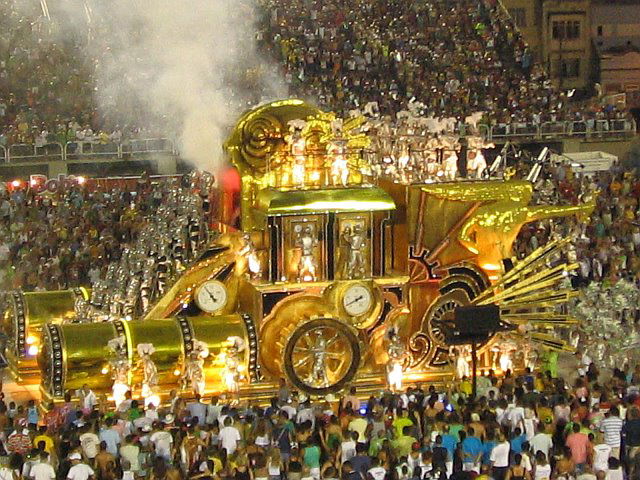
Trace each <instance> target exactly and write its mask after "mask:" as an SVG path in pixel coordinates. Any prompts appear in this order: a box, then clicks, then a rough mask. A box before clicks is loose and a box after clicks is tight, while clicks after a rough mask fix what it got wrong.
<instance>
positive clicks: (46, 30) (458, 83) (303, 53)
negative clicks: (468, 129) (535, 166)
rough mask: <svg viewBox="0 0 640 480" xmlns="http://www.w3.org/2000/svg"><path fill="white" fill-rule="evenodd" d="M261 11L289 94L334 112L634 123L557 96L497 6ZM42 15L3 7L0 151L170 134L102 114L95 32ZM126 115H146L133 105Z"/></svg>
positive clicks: (316, 3)
mask: <svg viewBox="0 0 640 480" xmlns="http://www.w3.org/2000/svg"><path fill="white" fill-rule="evenodd" d="M45 3H46V2H45ZM259 3H260V6H261V8H262V12H263V17H264V20H263V21H262V22H260V24H259V25H258V27H257V32H256V37H257V40H258V44H259V46H260V48H261V50H260V51H261V52H262V53H264V56H265V58H275V59H276V60H277V63H279V64H280V67H281V70H280V71H281V73H282V78H283V79H284V80H285V83H286V84H287V86H288V87H289V90H290V94H291V95H296V96H301V97H303V98H306V99H309V100H310V101H312V102H314V103H318V104H319V105H320V106H322V107H324V108H327V109H330V110H334V111H338V112H340V113H343V114H346V113H347V112H348V111H349V110H353V109H359V110H361V111H363V110H364V108H365V106H366V105H370V106H371V105H374V106H372V107H371V110H372V111H373V112H375V113H380V114H383V115H387V114H388V115H392V116H394V115H395V114H396V113H397V112H399V111H401V110H405V109H407V108H408V107H409V104H413V107H415V106H417V105H420V107H419V111H421V112H422V113H424V114H425V115H426V114H433V115H435V116H438V117H441V118H445V117H456V118H457V119H458V120H460V121H462V120H464V118H465V117H466V116H468V115H470V114H473V113H474V112H485V115H484V117H483V119H482V123H485V124H487V125H496V126H498V127H500V126H502V125H507V124H518V123H527V122H530V123H533V124H536V125H540V124H541V123H543V122H545V121H565V120H567V121H583V120H584V121H590V122H594V121H595V120H606V119H621V118H622V117H623V116H624V114H623V113H622V112H620V111H617V110H616V108H615V107H613V106H606V107H602V106H601V105H600V104H599V103H598V102H597V101H595V102H591V103H589V104H588V105H585V104H574V103H572V102H571V101H570V99H569V98H567V95H566V94H565V92H562V91H559V90H558V89H557V88H555V87H553V86H552V84H551V81H550V80H549V78H547V76H546V74H545V72H544V69H543V68H542V67H541V66H540V65H539V64H537V63H535V62H534V61H533V56H532V54H531V52H530V50H529V49H528V47H527V46H526V44H525V42H524V40H523V38H522V36H521V34H520V33H519V31H518V30H517V29H516V28H515V26H514V24H513V22H512V20H511V18H510V17H509V16H508V14H507V13H506V11H504V10H503V9H502V8H501V6H500V5H499V4H498V3H497V2H496V1H495V0H461V1H457V2H448V1H446V0H421V1H416V2H403V1H400V0H393V1H381V0H375V1H367V2H365V1H361V0H347V1H336V0H287V1H286V2H282V1H281V0H261V1H260V2H259ZM39 10H40V6H39V5H38V3H37V2H34V3H33V5H31V7H30V8H26V7H25V6H24V5H21V6H20V8H16V0H2V1H1V2H0V12H1V13H2V16H1V17H2V19H1V20H0V25H1V26H2V27H3V28H2V30H1V33H0V145H5V146H6V145H10V144H22V143H27V144H35V145H36V146H43V145H44V144H46V143H51V142H57V143H61V144H65V143H67V142H74V141H78V142H86V143H107V142H116V143H117V142H120V141H122V140H123V139H127V138H141V137H143V138H144V137H146V138H155V137H162V136H166V135H171V132H163V131H162V127H158V126H156V127H150V126H149V125H148V121H147V120H143V119H142V117H139V118H123V117H122V116H121V115H120V116H118V112H110V111H106V110H105V105H104V104H102V105H101V108H98V105H97V101H96V98H95V95H96V72H97V69H98V68H100V64H101V59H100V58H96V56H95V51H96V49H89V48H87V42H89V41H91V35H90V32H88V34H87V35H86V36H83V35H78V36H76V37H70V36H69V37H66V38H65V36H63V35H61V34H60V32H59V31H58V30H59V29H61V28H62V26H61V22H58V21H57V19H56V18H46V17H45V16H44V15H43V14H41V13H40V12H39ZM90 50H91V52H94V53H92V54H89V51H90ZM105 52H108V48H105ZM105 54H106V53H105ZM248 68H249V67H248ZM250 71H252V70H251V69H250ZM253 74H254V75H255V73H253ZM250 76H251V75H250V73H247V77H250ZM114 102H116V100H114ZM102 103H104V102H102ZM120 107H121V106H118V105H116V104H115V103H114V105H113V109H115V110H119V109H121V108H120ZM121 110H123V111H126V114H127V115H129V116H130V115H132V112H133V113H134V114H135V112H139V113H142V110H141V109H137V108H131V106H130V105H129V107H128V108H124V109H121ZM120 113H122V112H120ZM140 125H145V128H151V130H145V129H144V128H141V127H140ZM163 133H164V135H163Z"/></svg>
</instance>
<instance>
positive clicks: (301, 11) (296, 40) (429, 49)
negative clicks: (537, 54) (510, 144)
mask: <svg viewBox="0 0 640 480" xmlns="http://www.w3.org/2000/svg"><path fill="white" fill-rule="evenodd" d="M264 4H265V9H266V10H267V12H268V15H267V16H266V18H265V20H264V22H263V28H262V30H261V34H260V37H259V38H260V40H261V41H262V43H263V45H264V47H265V49H266V50H268V51H270V52H271V53H272V54H273V55H275V56H276V57H277V58H279V59H280V61H281V62H282V63H283V65H284V72H285V73H284V76H285V79H286V82H287V83H288V85H289V86H290V89H291V92H292V93H294V94H295V95H298V96H301V97H303V98H310V99H313V100H316V101H318V102H319V103H320V105H322V106H323V107H326V108H328V109H332V110H336V111H339V112H343V113H346V112H348V111H350V110H353V109H359V110H360V111H362V110H365V109H367V108H373V109H374V110H379V111H380V113H381V114H383V115H392V116H394V115H395V114H396V113H397V112H399V111H402V110H407V109H409V108H410V105H411V104H412V103H413V104H414V105H413V106H414V107H415V105H421V108H422V110H423V111H425V112H428V113H430V114H433V115H435V116H439V117H442V118H444V117H456V118H457V119H459V120H464V119H465V118H466V117H467V116H469V115H471V114H473V113H475V112H486V113H485V116H484V118H483V120H482V123H485V124H487V125H494V124H495V125H499V124H510V123H520V122H525V123H526V122H531V123H534V124H537V125H539V124H541V123H542V122H545V121H565V120H567V121H578V120H588V119H593V120H595V119H612V118H616V117H617V116H618V114H619V112H616V110H615V108H614V107H611V106H609V107H606V108H601V107H600V106H599V105H598V104H597V102H596V103H590V104H589V105H588V106H585V105H572V104H571V103H570V101H569V98H568V97H567V95H566V93H565V92H563V91H560V90H558V89H557V88H555V87H554V86H553V85H552V83H551V81H550V80H549V78H548V77H547V76H546V73H545V71H544V69H543V68H542V67H541V65H539V64H537V63H534V61H533V56H532V53H531V51H530V50H529V48H528V47H527V45H526V43H525V41H524V39H523V38H522V35H521V34H520V32H519V31H518V30H517V28H516V27H515V25H514V23H513V21H512V19H511V18H510V16H509V15H508V13H507V12H506V11H505V10H504V9H503V8H502V6H501V5H500V4H499V3H498V2H497V1H496V0H461V1H456V2H450V1H447V0H421V1H415V2H405V1H401V0H392V1H381V0H374V1H362V0H347V1H335V0H290V1H289V0H288V1H287V2H286V5H284V4H283V3H282V2H281V1H279V0H264ZM373 103H375V106H374V107H371V105H372V104H373ZM367 105H369V107H367Z"/></svg>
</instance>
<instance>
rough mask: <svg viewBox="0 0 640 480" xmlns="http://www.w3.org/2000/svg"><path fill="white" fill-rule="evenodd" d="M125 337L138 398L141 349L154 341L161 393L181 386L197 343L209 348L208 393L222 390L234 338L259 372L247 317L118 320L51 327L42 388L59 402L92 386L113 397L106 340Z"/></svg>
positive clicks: (251, 369)
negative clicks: (226, 359)
mask: <svg viewBox="0 0 640 480" xmlns="http://www.w3.org/2000/svg"><path fill="white" fill-rule="evenodd" d="M120 335H123V336H124V338H125V341H126V347H127V353H128V357H129V360H130V362H131V365H132V372H131V375H130V378H131V388H132V390H133V392H134V396H135V395H136V394H137V393H139V392H140V389H141V386H142V385H141V384H142V371H141V369H138V368H137V364H138V362H139V356H138V352H137V345H138V344H140V343H151V344H153V346H154V348H155V353H154V354H153V355H152V360H153V362H154V363H155V365H156V368H157V369H158V388H159V393H167V392H168V391H169V390H171V389H174V388H176V386H177V385H178V384H179V383H180V378H178V377H179V376H180V372H181V371H182V368H183V361H184V357H185V354H186V353H187V352H188V351H189V349H190V348H191V342H192V340H193V339H197V340H199V341H201V342H204V343H206V344H207V347H208V348H209V352H210V353H209V357H208V358H207V359H206V360H205V377H206V385H207V390H212V391H220V390H222V389H223V388H222V386H221V385H222V369H223V367H224V363H223V362H221V358H220V357H221V356H223V355H224V353H225V349H226V347H227V346H229V338H230V337H239V338H241V339H242V341H243V342H244V345H245V349H244V350H243V352H242V354H241V360H242V364H243V369H244V370H245V371H246V372H247V376H248V378H249V377H252V378H255V375H256V370H257V348H258V345H257V338H256V334H255V329H254V327H253V322H252V320H251V319H250V318H249V317H248V316H246V315H237V314H234V315H220V316H215V317H192V318H185V317H179V318H171V319H166V320H144V321H130V322H127V321H114V322H105V323H93V324H65V325H60V324H53V323H49V324H47V325H46V327H45V329H44V331H43V336H42V342H43V348H42V351H41V353H40V355H39V357H38V363H39V366H40V369H41V372H42V383H41V390H42V393H43V395H44V396H45V397H46V398H53V399H59V398H61V397H62V396H63V395H64V392H66V391H69V390H70V391H73V390H77V389H79V388H81V387H82V386H83V385H84V384H88V385H89V387H90V388H91V389H93V390H94V391H96V392H102V393H108V392H110V390H111V386H112V383H113V381H112V378H111V374H110V371H109V361H110V360H111V359H112V355H113V354H112V353H111V351H110V350H109V349H108V348H107V342H109V340H111V339H114V338H116V337H118V336H120Z"/></svg>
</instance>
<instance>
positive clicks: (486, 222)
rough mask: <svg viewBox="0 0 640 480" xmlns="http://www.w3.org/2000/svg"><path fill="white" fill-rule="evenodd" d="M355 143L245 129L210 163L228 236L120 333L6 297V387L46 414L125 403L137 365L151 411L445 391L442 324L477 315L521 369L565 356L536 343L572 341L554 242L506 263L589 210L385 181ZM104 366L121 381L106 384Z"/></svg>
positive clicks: (295, 104) (447, 363)
mask: <svg viewBox="0 0 640 480" xmlns="http://www.w3.org/2000/svg"><path fill="white" fill-rule="evenodd" d="M362 126H363V120H362V119H359V118H355V119H350V120H346V121H344V122H343V121H340V120H338V119H336V118H335V116H333V115H332V114H326V113H323V112H321V111H319V110H317V109H315V108H314V107H311V106H309V105H307V104H305V103H303V102H301V101H297V100H287V101H280V102H273V103H270V104H268V105H265V106H262V107H259V108H257V109H255V110H252V111H249V112H247V113H246V114H244V115H243V116H242V117H241V118H240V120H239V121H238V123H237V125H236V127H235V129H234V130H233V132H232V134H231V136H230V137H229V139H228V141H227V143H226V145H225V148H226V151H227V153H228V156H229V160H230V162H231V163H232V164H233V165H234V166H235V167H236V168H237V169H238V171H239V173H240V175H241V178H242V191H241V199H240V205H241V229H240V230H238V231H227V232H226V233H223V234H220V235H217V236H216V238H215V239H214V240H211V241H210V242H209V243H208V244H207V246H206V248H205V249H204V250H203V252H202V253H201V254H200V255H199V256H198V257H197V258H194V259H193V260H192V261H191V262H190V263H189V264H188V265H186V266H185V268H184V269H182V270H181V271H180V274H179V275H177V276H176V278H175V280H174V281H173V282H172V283H171V284H170V285H167V289H166V291H165V292H163V295H161V296H159V297H158V298H157V299H156V300H155V301H154V302H152V303H151V304H150V305H149V307H148V308H147V309H145V310H144V311H138V312H137V314H136V315H134V316H133V317H134V318H129V317H126V318H125V317H124V316H117V315H116V316H113V315H111V316H105V317H100V321H97V320H95V319H94V321H90V322H84V323H76V322H74V311H75V310H76V309H74V303H77V301H78V300H77V298H78V295H81V296H82V297H83V298H84V301H85V302H86V301H87V299H88V298H89V296H88V295H89V293H88V291H85V292H82V291H75V292H56V293H50V292H47V293H43V294H38V293H33V294H22V293H20V292H15V293H13V294H12V296H11V297H10V300H11V304H10V308H8V309H7V310H6V313H5V331H6V332H7V333H8V336H9V343H8V348H7V350H8V358H9V361H10V366H11V368H12V371H13V372H14V373H15V375H16V377H17V378H18V379H19V381H24V382H27V381H30V379H31V380H32V381H40V382H41V391H42V393H43V394H44V395H45V396H47V397H49V398H52V399H58V398H60V397H61V396H62V395H63V394H64V392H65V391H67V390H74V389H78V388H80V387H81V386H82V385H83V384H85V383H87V384H89V385H90V386H91V387H92V388H93V389H94V390H98V391H104V392H107V391H110V390H111V388H112V386H113V385H114V382H119V383H120V384H122V385H123V388H129V389H131V390H133V391H134V393H136V394H137V392H139V391H140V389H142V390H144V385H145V384H147V387H149V378H148V377H149V374H148V372H147V370H145V368H146V366H149V364H150V363H149V362H152V363H153V367H154V368H155V371H157V374H156V375H155V377H154V378H153V385H151V387H153V388H152V390H153V391H154V393H155V394H158V395H160V394H166V393H167V392H169V391H171V390H174V389H177V388H184V389H191V390H192V391H197V392H198V393H204V392H205V391H206V392H211V391H216V392H223V391H231V392H232V393H237V390H238V389H240V390H242V391H243V392H259V391H262V390H264V391H269V390H271V389H272V387H273V385H274V382H276V381H277V380H278V379H280V378H285V379H286V380H287V382H288V383H290V384H291V385H293V386H294V387H295V388H296V389H298V390H300V391H303V392H305V393H306V394H310V395H322V394H327V393H333V392H338V391H340V390H342V389H344V388H345V387H346V386H347V385H350V384H354V383H361V384H366V385H371V386H374V387H375V388H379V387H381V386H382V385H384V384H385V382H388V383H391V384H392V385H390V386H395V387H397V386H399V384H400V381H401V379H402V378H404V379H405V381H416V382H417V381H425V380H430V379H434V378H436V377H437V376H438V375H441V374H445V373H446V374H447V375H448V374H449V373H448V372H450V370H451V348H450V346H449V345H448V344H447V340H446V336H445V329H446V326H447V324H448V322H451V320H452V317H453V313H454V311H455V309H456V307H459V306H463V305H485V304H491V303H495V304H498V305H499V306H500V311H501V317H502V319H503V320H505V321H508V322H511V323H514V324H516V325H518V326H519V328H518V329H517V330H516V331H515V332H514V333H513V335H520V337H521V339H522V346H523V348H521V349H520V350H521V353H522V352H524V351H525V350H526V348H524V346H525V345H529V343H530V341H532V340H534V341H538V342H541V343H543V344H544V345H546V347H547V348H554V349H563V348H565V347H564V343H563V342H562V341H561V340H559V339H558V338H556V337H555V336H554V335H553V334H552V329H553V328H554V327H557V326H558V325H561V326H562V325H567V324H569V323H571V319H570V318H568V317H567V316H566V315H565V313H564V310H563V309H562V304H563V303H564V302H565V301H566V300H567V299H568V298H569V297H570V296H571V295H572V292H571V290H570V289H567V288H564V287H561V285H562V282H563V280H564V278H565V276H566V273H567V272H568V271H569V270H570V269H571V268H573V267H574V266H573V265H570V264H566V263H564V262H563V261H562V260H561V255H560V251H561V250H562V247H563V246H564V245H565V244H566V240H558V241H555V242H553V243H552V244H550V245H547V246H545V247H542V248H540V249H538V250H537V251H535V252H534V253H533V254H532V255H531V256H529V257H527V258H526V259H523V260H521V261H519V262H516V263H515V264H512V263H511V250H512V245H513V243H514V241H515V239H516V236H517V234H518V232H519V230H520V228H521V227H522V225H524V224H525V223H527V222H531V221H535V220H541V219H546V218H553V217H557V216H568V215H576V214H577V215H586V214H588V213H590V211H591V209H592V207H593V205H592V204H588V205H579V206H554V205H536V206H531V205H530V203H531V198H532V193H533V189H532V185H531V184H530V183H529V182H526V181H521V180H503V179H496V180H477V181H451V182H449V181H442V180H444V178H446V176H443V175H441V176H440V177H438V172H437V171H435V170H434V175H435V177H434V179H433V180H432V179H428V180H427V181H425V182H408V181H397V177H392V176H388V175H385V174H384V172H383V171H381V170H380V169H379V168H378V169H376V160H375V159H374V156H375V152H373V151H372V149H371V146H370V140H369V137H368V136H367V134H366V132H364V131H363V129H362ZM381 161H382V162H384V161H385V160H384V159H382V160H381ZM442 168H446V167H445V166H444V165H443V167H442ZM228 213H229V212H227V214H228ZM54 297H55V301H53V300H51V299H53V298H54ZM525 337H526V338H525ZM114 339H118V342H119V343H118V347H117V348H114V347H113V341H114ZM501 341H505V338H498V337H496V338H494V339H493V340H492V341H490V342H488V343H487V344H485V345H484V347H483V349H482V350H481V361H482V364H483V365H484V366H485V367H488V368H495V367H497V366H499V365H498V364H499V352H498V350H499V349H498V348H496V344H497V343H499V342H501ZM109 342H112V343H111V344H110V343H109ZM110 345H111V348H110ZM141 345H143V346H144V345H152V346H153V348H152V349H151V350H146V351H145V350H144V347H143V348H140V347H141ZM205 351H206V355H204V354H202V355H200V353H202V352H205ZM149 352H152V353H149ZM36 357H37V361H38V364H39V366H40V371H38V370H37V369H35V368H34V361H35V359H36ZM523 360H524V359H523ZM117 361H120V364H123V365H127V366H128V367H127V368H126V369H124V370H123V372H121V375H119V377H118V375H116V373H117V371H118V367H117ZM114 365H115V366H114ZM189 372H191V373H189ZM393 372H395V373H397V374H399V376H400V379H397V378H396V379H395V380H390V378H391V377H392V375H391V374H392V373H393ZM194 375H195V376H194ZM116 377H118V378H116ZM196 377H197V379H195V378H196ZM185 378H186V379H187V380H189V379H191V381H190V382H189V381H183V380H184V379H185ZM196 384H199V385H200V386H199V387H197V388H196ZM114 388H115V387H114ZM114 391H115V390H114ZM145 396H146V395H145Z"/></svg>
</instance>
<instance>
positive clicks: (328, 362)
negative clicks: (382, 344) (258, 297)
mask: <svg viewBox="0 0 640 480" xmlns="http://www.w3.org/2000/svg"><path fill="white" fill-rule="evenodd" d="M360 357H361V354H360V344H359V343H358V338H357V336H356V334H355V333H354V332H353V330H352V329H351V327H349V326H348V325H346V324H345V323H343V322H341V321H339V320H337V319H335V318H331V317H323V318H316V319H314V320H311V321H309V322H307V323H304V324H303V325H301V326H300V327H298V328H297V329H296V330H295V331H294V332H293V334H292V335H291V337H290V338H289V339H288V341H287V343H286V346H285V348H284V351H283V361H282V364H283V366H284V373H285V375H286V376H287V378H288V379H289V381H290V382H291V383H292V384H293V385H294V386H295V387H296V388H298V389H299V390H301V391H303V392H305V393H307V394H310V395H326V394H329V393H336V392H339V391H340V390H342V389H343V388H344V387H345V386H346V385H347V384H348V383H349V382H351V380H353V378H354V377H355V375H356V373H357V371H358V367H359V365H360Z"/></svg>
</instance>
